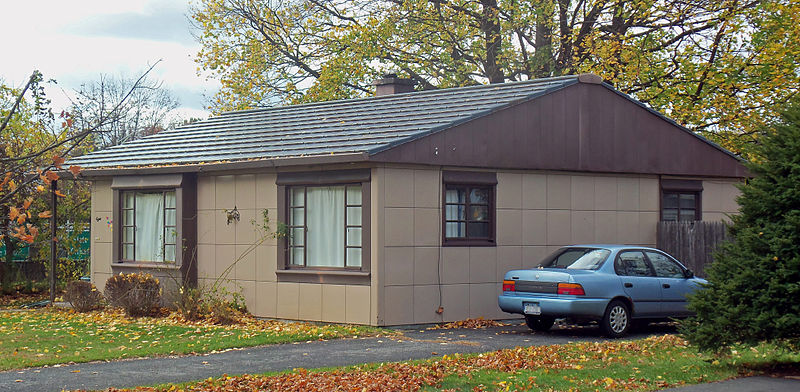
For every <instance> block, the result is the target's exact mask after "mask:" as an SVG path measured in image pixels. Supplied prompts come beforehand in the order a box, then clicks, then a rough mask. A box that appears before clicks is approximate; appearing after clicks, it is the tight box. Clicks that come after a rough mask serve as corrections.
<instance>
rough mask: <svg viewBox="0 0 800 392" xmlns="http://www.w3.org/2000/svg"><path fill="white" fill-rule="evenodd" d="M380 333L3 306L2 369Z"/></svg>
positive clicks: (337, 327) (339, 327)
mask: <svg viewBox="0 0 800 392" xmlns="http://www.w3.org/2000/svg"><path fill="white" fill-rule="evenodd" d="M381 333H390V332H386V331H385V330H381V329H378V328H371V327H361V326H349V325H314V324H305V323H283V322H279V321H261V320H255V319H252V318H246V319H245V323H244V324H242V325H233V326H216V325H211V324H204V323H185V322H183V321H182V320H181V319H180V318H179V317H177V316H176V315H171V316H169V317H162V318H150V317H144V318H139V319H129V318H126V317H124V316H123V315H122V314H121V313H117V312H91V313H85V314H81V313H75V312H73V311H69V310H59V309H37V310H24V311H0V370H8V369H19V368H25V367H32V366H42V365H52V364H59V363H68V362H88V361H94V360H109V359H119V358H135V357H151V356H158V355H169V354H189V353H205V352H211V351H214V350H223V349H228V348H235V347H248V346H258V345H264V344H274V343H286V342H296V341H307V340H319V339H334V338H341V337H348V336H364V335H376V334H381Z"/></svg>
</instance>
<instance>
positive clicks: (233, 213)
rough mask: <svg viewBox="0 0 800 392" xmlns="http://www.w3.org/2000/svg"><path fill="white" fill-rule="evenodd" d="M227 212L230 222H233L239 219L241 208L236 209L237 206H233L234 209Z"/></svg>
mask: <svg viewBox="0 0 800 392" xmlns="http://www.w3.org/2000/svg"><path fill="white" fill-rule="evenodd" d="M225 214H226V215H228V224H231V222H233V221H236V222H238V221H239V218H240V216H239V210H238V209H236V206H233V209H232V210H225Z"/></svg>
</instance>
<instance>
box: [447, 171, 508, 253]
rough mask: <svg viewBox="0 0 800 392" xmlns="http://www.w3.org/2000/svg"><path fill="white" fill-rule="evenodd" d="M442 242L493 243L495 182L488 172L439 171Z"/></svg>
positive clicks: (478, 244) (454, 243) (476, 244)
mask: <svg viewBox="0 0 800 392" xmlns="http://www.w3.org/2000/svg"><path fill="white" fill-rule="evenodd" d="M442 182H443V183H444V187H443V190H442V211H443V214H442V245H444V246H494V245H495V204H494V201H495V186H496V185H497V175H496V174H495V173H491V172H466V171H443V172H442Z"/></svg>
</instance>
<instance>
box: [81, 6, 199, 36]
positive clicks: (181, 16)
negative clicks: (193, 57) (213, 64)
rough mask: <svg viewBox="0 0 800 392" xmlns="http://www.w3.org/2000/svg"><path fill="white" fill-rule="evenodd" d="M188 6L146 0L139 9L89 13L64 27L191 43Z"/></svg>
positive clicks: (86, 32) (83, 32)
mask: <svg viewBox="0 0 800 392" xmlns="http://www.w3.org/2000/svg"><path fill="white" fill-rule="evenodd" d="M188 18H189V16H188V8H187V7H186V5H185V4H184V5H178V4H163V3H161V4H150V5H148V6H147V7H146V8H145V9H144V10H143V12H123V13H115V14H105V15H91V16H88V17H86V18H83V19H82V20H81V21H80V23H76V24H71V25H69V26H67V27H66V29H65V30H66V31H67V32H69V33H72V34H76V35H83V36H89V37H113V38H125V39H139V40H148V41H162V42H177V43H180V44H183V45H187V46H188V45H192V44H194V43H195V42H194V38H192V35H191V33H190V25H189V19H188Z"/></svg>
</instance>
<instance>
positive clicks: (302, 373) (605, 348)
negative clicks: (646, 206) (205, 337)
mask: <svg viewBox="0 0 800 392" xmlns="http://www.w3.org/2000/svg"><path fill="white" fill-rule="evenodd" d="M685 345H686V342H685V341H684V340H682V339H681V338H679V337H677V336H673V335H665V336H656V337H650V338H646V339H642V340H637V341H630V342H625V341H610V342H582V343H573V344H569V345H551V346H531V347H517V348H514V349H506V350H498V351H494V352H489V353H483V354H479V355H461V354H454V355H445V356H443V357H441V358H438V359H432V360H428V361H424V362H418V363H408V362H399V363H385V364H381V365H379V366H377V367H375V366H374V365H361V366H358V367H356V368H354V369H339V370H334V371H322V372H311V371H308V370H305V369H295V370H294V371H292V372H289V373H285V374H279V375H275V376H254V375H242V376H237V377H231V376H228V375H224V376H222V377H220V378H218V379H213V378H208V379H206V380H203V381H201V382H198V383H195V384H191V385H188V386H182V387H180V388H181V390H184V391H187V392H192V391H210V392H211V391H219V392H222V391H243V392H247V391H253V392H255V391H297V390H302V391H309V392H316V391H332V390H336V391H370V392H378V391H381V392H382V391H417V390H420V389H421V388H424V387H434V388H438V387H440V386H441V382H442V380H443V379H444V378H445V377H448V376H456V377H470V376H471V374H473V373H474V372H477V371H487V370H488V371H498V372H506V373H515V372H518V371H521V370H544V372H545V373H546V372H548V371H550V370H571V369H580V368H581V367H578V366H576V363H577V362H580V361H588V360H597V361H600V362H601V366H602V364H610V363H612V362H618V361H620V354H622V353H634V352H635V353H638V354H637V355H640V356H644V357H649V356H653V355H655V353H656V352H661V351H663V350H667V349H673V348H675V347H683V346H685ZM563 377H564V380H567V381H569V382H571V383H573V382H574V383H575V385H578V383H579V382H580V381H582V380H580V379H577V378H571V377H567V376H566V375H564V376H563ZM588 383H589V384H590V385H592V386H594V387H596V388H597V389H599V390H630V389H636V390H646V389H652V388H651V387H652V386H653V385H656V386H658V387H659V388H665V387H669V386H671V385H672V384H670V383H668V382H666V381H653V380H646V379H644V378H628V379H622V378H612V377H605V378H602V379H598V380H589V382H588ZM173 387H174V386H173ZM476 388H477V389H475V390H478V391H484V390H511V388H512V383H510V382H506V381H501V382H497V383H494V388H491V387H487V386H486V385H483V384H481V385H478V386H477V387H476ZM520 388H521V389H520ZM528 389H539V388H536V383H535V377H531V378H529V379H528V381H527V383H523V384H522V385H516V386H514V390H528ZM592 389H595V388H592ZM164 390H170V389H166V388H164V389H158V388H152V387H139V388H134V389H133V391H136V392H154V391H164ZM107 391H108V392H116V391H119V390H117V389H113V388H112V389H108V390H107Z"/></svg>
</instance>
